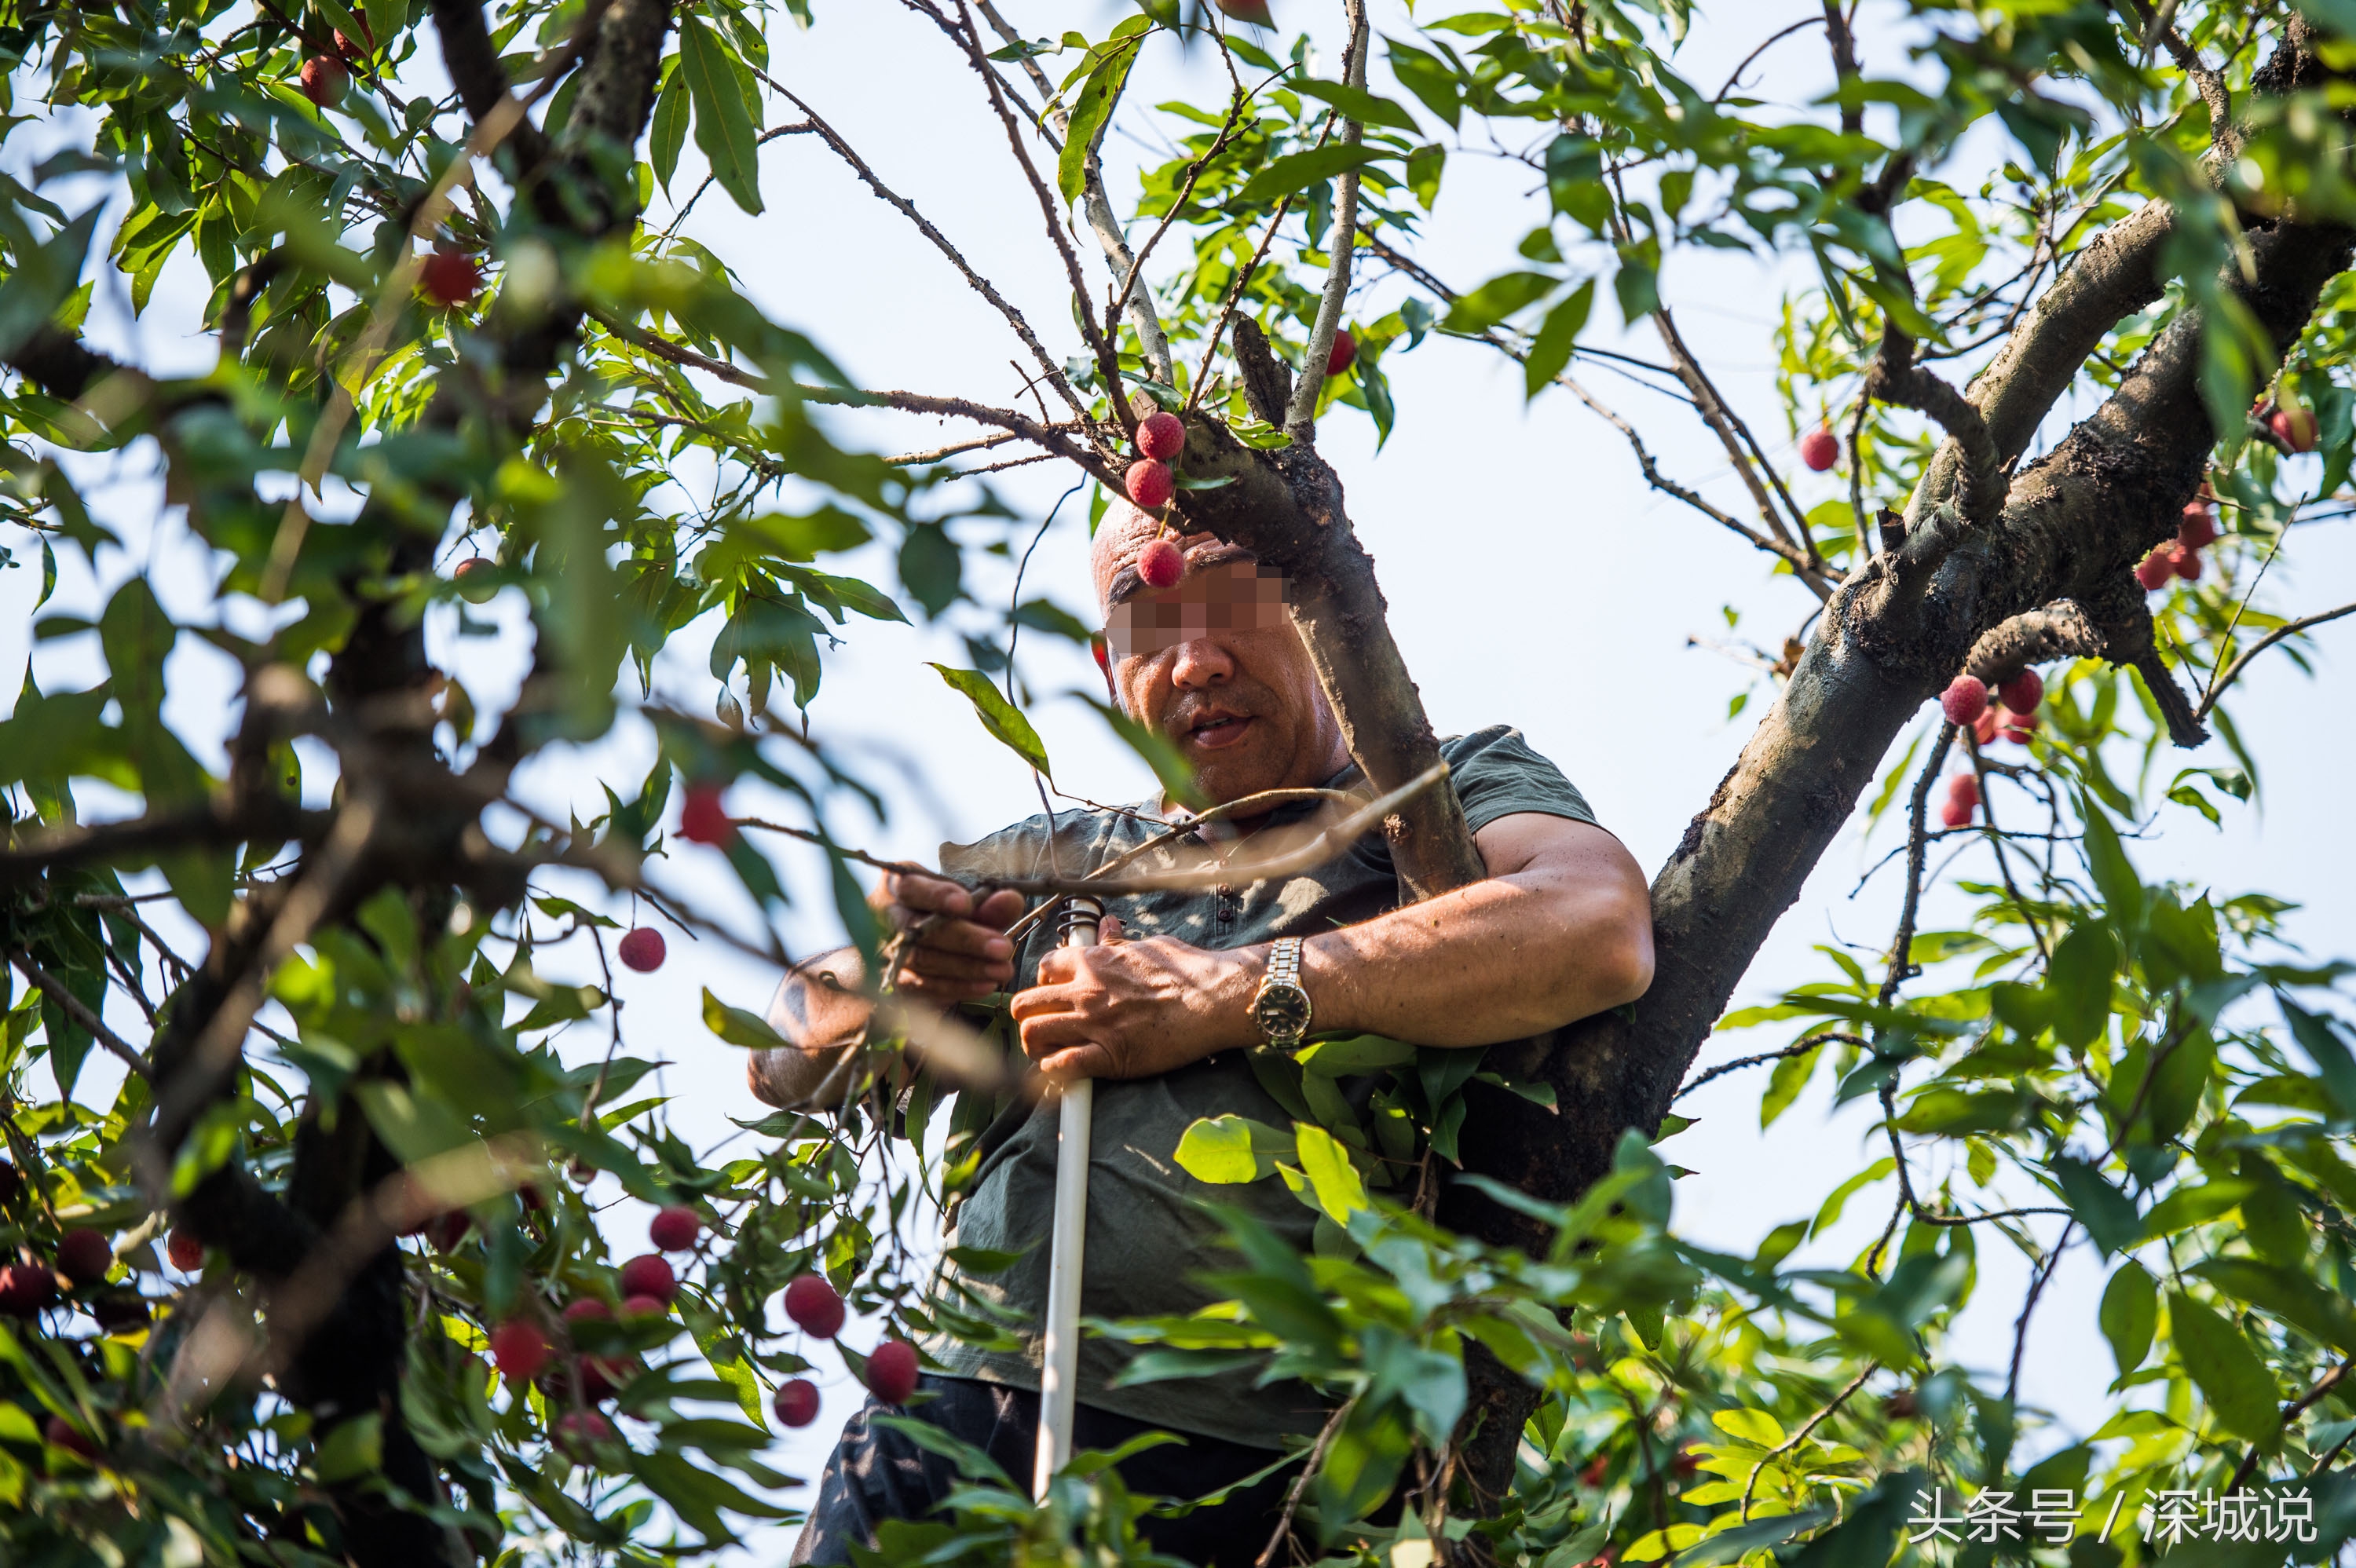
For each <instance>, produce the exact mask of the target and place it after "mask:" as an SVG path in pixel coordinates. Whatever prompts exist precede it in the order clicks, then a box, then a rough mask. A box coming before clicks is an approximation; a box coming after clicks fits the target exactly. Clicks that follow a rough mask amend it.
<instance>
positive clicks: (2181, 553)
mask: <svg viewBox="0 0 2356 1568" xmlns="http://www.w3.org/2000/svg"><path fill="white" fill-rule="evenodd" d="M2169 565H2170V566H2171V567H2173V568H2174V569H2175V571H2176V575H2177V576H2179V577H2180V578H2182V579H2184V581H2187V582H2198V581H2201V552H2200V551H2199V550H2197V549H2191V548H2190V547H2189V546H2186V545H2180V544H2179V545H2178V546H2177V547H2176V553H2175V555H2174V556H2173V557H2171V558H2170V559H2169Z"/></svg>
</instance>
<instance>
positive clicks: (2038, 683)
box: [1939, 667, 2045, 827]
mask: <svg viewBox="0 0 2356 1568" xmlns="http://www.w3.org/2000/svg"><path fill="white" fill-rule="evenodd" d="M1988 695H1989V692H1988V684H1987V682H1986V681H1984V680H1982V679H1981V678H1980V677H1977V676H1976V675H1959V676H1957V677H1955V678H1954V680H1953V681H1952V682H1950V683H1949V684H1948V687H1947V689H1946V690H1944V691H1943V692H1941V693H1940V694H1939V711H1940V712H1941V713H1943V714H1944V715H1946V719H1947V722H1948V723H1950V724H1953V725H1955V726H1956V727H1958V728H1960V729H1967V730H1969V731H1971V732H1972V743H1973V745H1974V747H1975V748H1977V747H1980V746H1985V745H1988V744H1989V743H1991V742H1993V741H2011V742H2012V743H2013V744H2014V745H2016V746H2026V745H2027V744H2029V737H2030V736H2031V735H2033V734H2035V733H2036V732H2037V707H2038V704H2040V703H2041V702H2043V701H2044V700H2045V677H2043V676H2040V675H2039V674H2038V673H2037V672H2036V671H2035V670H2033V669H2029V668H2025V667H2024V668H2022V669H2020V670H2019V671H2018V672H2016V673H2015V674H2013V675H2011V676H2009V677H2007V678H2006V679H2004V680H2003V681H2001V682H1999V683H1998V684H1997V688H1996V692H1995V695H1996V700H1995V701H1993V702H1991V701H1989V700H1988ZM1979 804H1980V784H1979V778H1978V775H1977V774H1976V773H1957V774H1956V775H1955V776H1954V777H1953V778H1951V779H1949V780H1948V781H1947V798H1946V800H1945V802H1944V804H1943V805H1941V806H1940V808H1939V820H1940V821H1941V822H1942V823H1944V824H1945V825H1946V826H1947V827H1965V826H1968V825H1969V824H1970V822H1971V820H1972V813H1973V812H1975V811H1976V810H1977V809H1979Z"/></svg>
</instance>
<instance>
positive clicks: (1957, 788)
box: [1947, 773, 1980, 805]
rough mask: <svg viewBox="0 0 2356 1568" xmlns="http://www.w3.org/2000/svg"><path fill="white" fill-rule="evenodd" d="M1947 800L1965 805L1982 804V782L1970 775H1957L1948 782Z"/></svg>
mask: <svg viewBox="0 0 2356 1568" xmlns="http://www.w3.org/2000/svg"><path fill="white" fill-rule="evenodd" d="M1947 798H1948V799H1949V800H1960V801H1962V802H1963V803H1964V804H1965V805H1978V804H1979V803H1980V781H1979V780H1978V779H1977V778H1976V777H1975V776H1974V775H1972V774H1970V773H1957V774H1955V775H1954V777H1953V778H1951V779H1949V780H1948V781H1947Z"/></svg>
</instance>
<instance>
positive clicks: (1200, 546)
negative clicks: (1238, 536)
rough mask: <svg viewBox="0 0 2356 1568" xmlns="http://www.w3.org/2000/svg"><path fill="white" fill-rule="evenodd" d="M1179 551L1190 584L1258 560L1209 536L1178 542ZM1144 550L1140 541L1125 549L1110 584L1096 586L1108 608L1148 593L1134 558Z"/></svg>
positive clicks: (1115, 566)
mask: <svg viewBox="0 0 2356 1568" xmlns="http://www.w3.org/2000/svg"><path fill="white" fill-rule="evenodd" d="M1148 537H1149V538H1150V537H1151V536H1148ZM1178 548H1179V549H1183V550H1184V551H1185V552H1186V576H1187V579H1188V581H1200V580H1201V579H1202V577H1203V575H1204V574H1205V573H1206V572H1212V571H1220V569H1222V568H1226V567H1234V566H1249V565H1251V564H1252V563H1253V562H1255V561H1256V560H1258V557H1257V556H1255V555H1253V554H1252V552H1251V551H1249V550H1248V549H1243V548H1242V547H1241V546H1239V545H1231V544H1226V543H1223V542H1221V541H1220V540H1218V539H1214V538H1212V537H1211V536H1210V535H1209V534H1195V535H1193V536H1191V537H1190V538H1188V539H1181V540H1179V541H1178ZM1143 549H1144V545H1143V543H1142V541H1141V542H1140V544H1139V545H1138V547H1137V549H1130V550H1127V551H1125V552H1124V553H1122V554H1121V555H1120V556H1119V557H1118V558H1117V559H1116V562H1115V564H1114V566H1113V571H1112V577H1111V579H1110V581H1106V582H1103V583H1101V584H1099V591H1100V592H1101V594H1102V597H1103V599H1104V603H1105V605H1106V607H1107V608H1108V609H1109V608H1110V607H1111V606H1113V605H1115V604H1124V603H1128V602H1129V601H1130V600H1131V599H1134V598H1136V597H1137V596H1138V595H1139V594H1141V593H1143V592H1147V589H1146V586H1145V580H1144V579H1143V578H1141V577H1140V576H1139V575H1138V574H1137V558H1138V556H1139V554H1140V553H1141V551H1142V550H1143ZM1259 575H1261V576H1267V577H1273V576H1275V575H1277V573H1276V571H1274V569H1273V568H1270V569H1269V570H1267V571H1262V572H1261V573H1260V574H1259Z"/></svg>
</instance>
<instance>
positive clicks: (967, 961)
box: [900, 947, 1014, 981]
mask: <svg viewBox="0 0 2356 1568" xmlns="http://www.w3.org/2000/svg"><path fill="white" fill-rule="evenodd" d="M900 971H901V973H902V974H904V975H937V976H940V977H941V978H943V979H948V980H994V981H1002V980H1011V979H1012V978H1013V977H1014V965H1012V963H1011V962H1008V961H1006V960H1003V959H990V958H975V957H972V956H970V955H966V954H962V953H937V952H935V951H934V950H933V949H931V948H928V947H919V948H918V949H916V952H914V953H912V954H910V955H908V959H907V961H906V962H905V963H904V964H902V965H900Z"/></svg>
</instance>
